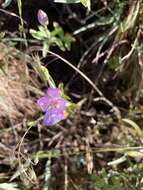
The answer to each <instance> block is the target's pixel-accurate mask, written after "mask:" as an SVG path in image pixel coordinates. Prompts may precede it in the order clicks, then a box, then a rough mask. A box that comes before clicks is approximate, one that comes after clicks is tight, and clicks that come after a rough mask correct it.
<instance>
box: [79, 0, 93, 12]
mask: <svg viewBox="0 0 143 190" xmlns="http://www.w3.org/2000/svg"><path fill="white" fill-rule="evenodd" d="M80 2H81V3H82V4H83V5H84V6H85V7H87V8H88V10H89V11H90V10H91V2H90V0H80Z"/></svg>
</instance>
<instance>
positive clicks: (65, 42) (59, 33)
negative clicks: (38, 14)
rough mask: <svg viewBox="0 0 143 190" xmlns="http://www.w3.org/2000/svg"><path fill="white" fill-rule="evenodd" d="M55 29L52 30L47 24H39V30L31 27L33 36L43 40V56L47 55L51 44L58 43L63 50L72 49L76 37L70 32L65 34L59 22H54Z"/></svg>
mask: <svg viewBox="0 0 143 190" xmlns="http://www.w3.org/2000/svg"><path fill="white" fill-rule="evenodd" d="M53 26H54V29H53V30H52V31H50V30H49V29H48V28H47V27H46V26H42V25H41V26H38V30H33V29H30V33H31V35H32V36H33V38H35V39H37V40H40V41H42V43H43V57H45V56H46V55H47V52H48V50H49V48H50V46H53V45H57V46H58V47H59V48H60V49H61V50H62V51H66V50H70V48H71V43H72V42H74V41H75V39H74V38H73V37H72V36H71V35H70V34H65V33H64V31H63V29H62V28H61V27H60V26H59V24H58V23H56V22H54V23H53Z"/></svg>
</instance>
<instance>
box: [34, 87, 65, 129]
mask: <svg viewBox="0 0 143 190" xmlns="http://www.w3.org/2000/svg"><path fill="white" fill-rule="evenodd" d="M37 103H38V105H39V106H40V108H41V110H42V111H43V112H46V114H45V116H44V125H47V126H52V125H54V124H56V123H58V122H59V121H61V120H63V119H65V115H64V111H65V108H66V103H67V101H66V100H64V99H63V98H62V97H61V94H60V89H59V88H51V87H50V88H48V90H47V93H46V95H45V96H43V97H41V98H40V99H39V100H38V101H37Z"/></svg>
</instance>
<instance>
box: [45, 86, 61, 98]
mask: <svg viewBox="0 0 143 190" xmlns="http://www.w3.org/2000/svg"><path fill="white" fill-rule="evenodd" d="M47 95H48V96H52V97H55V98H60V97H61V95H60V90H59V89H58V88H51V87H50V88H48V90H47Z"/></svg>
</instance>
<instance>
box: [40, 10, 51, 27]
mask: <svg viewBox="0 0 143 190" xmlns="http://www.w3.org/2000/svg"><path fill="white" fill-rule="evenodd" d="M38 21H39V23H40V24H41V25H48V24H49V21H48V16H47V14H46V13H45V12H44V11H42V10H41V9H39V10H38Z"/></svg>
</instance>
